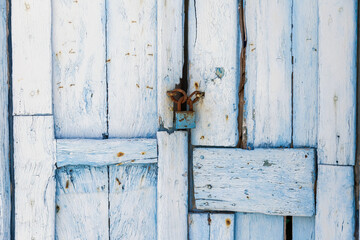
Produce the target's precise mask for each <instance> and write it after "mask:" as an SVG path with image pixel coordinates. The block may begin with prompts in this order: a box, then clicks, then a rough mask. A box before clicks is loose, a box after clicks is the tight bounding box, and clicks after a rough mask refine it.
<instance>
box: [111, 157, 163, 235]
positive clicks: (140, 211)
mask: <svg viewBox="0 0 360 240" xmlns="http://www.w3.org/2000/svg"><path fill="white" fill-rule="evenodd" d="M109 174H110V180H109V184H110V186H109V187H110V193H109V201H110V209H109V211H110V213H109V217H110V239H149V240H151V239H154V240H155V239H157V238H156V202H155V201H154V200H153V199H156V176H157V166H156V164H150V165H138V166H135V165H128V166H112V167H110V173H109Z"/></svg>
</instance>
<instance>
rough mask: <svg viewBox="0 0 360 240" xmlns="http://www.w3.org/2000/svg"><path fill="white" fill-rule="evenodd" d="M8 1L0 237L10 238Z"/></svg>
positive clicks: (0, 104) (2, 5)
mask: <svg viewBox="0 0 360 240" xmlns="http://www.w3.org/2000/svg"><path fill="white" fill-rule="evenodd" d="M6 3H7V1H5V0H0V239H10V209H11V205H10V172H9V164H10V158H9V156H10V155H9V154H10V152H9V119H8V92H9V88H8V81H9V75H8V54H7V38H6V36H7V8H6Z"/></svg>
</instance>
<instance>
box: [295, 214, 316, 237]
mask: <svg viewBox="0 0 360 240" xmlns="http://www.w3.org/2000/svg"><path fill="white" fill-rule="evenodd" d="M292 234H293V235H292V236H293V238H292V239H293V240H314V239H315V217H294V218H293V225H292Z"/></svg>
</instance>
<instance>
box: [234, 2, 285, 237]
mask: <svg viewBox="0 0 360 240" xmlns="http://www.w3.org/2000/svg"><path fill="white" fill-rule="evenodd" d="M291 7H292V1H286V0H280V1H270V0H255V1H253V0H251V1H248V0H245V1H244V11H245V25H246V33H247V35H246V36H247V47H246V69H245V71H246V83H245V89H244V100H245V110H244V119H243V124H244V127H245V128H246V130H247V133H246V134H245V137H243V140H245V141H244V142H247V146H248V147H250V148H251V147H255V148H256V147H284V146H286V147H289V146H290V144H291V128H292V126H291V110H292V109H291V73H292V62H291ZM246 138H247V141H246ZM237 216H239V217H240V216H241V215H238V214H237ZM246 217H247V220H248V221H249V224H250V225H251V226H253V227H252V228H248V229H247V233H248V235H249V236H250V237H252V236H254V237H253V239H263V238H264V237H265V236H266V239H279V238H280V239H282V238H283V218H282V217H278V216H273V217H269V216H261V215H258V214H248V215H246ZM236 221H238V218H236ZM273 225H276V226H277V227H278V228H273V229H271V231H268V234H266V235H263V231H262V228H261V227H260V228H258V227H256V226H264V228H267V227H270V226H273ZM245 236H246V235H245ZM242 239H249V238H246V237H245V238H242Z"/></svg>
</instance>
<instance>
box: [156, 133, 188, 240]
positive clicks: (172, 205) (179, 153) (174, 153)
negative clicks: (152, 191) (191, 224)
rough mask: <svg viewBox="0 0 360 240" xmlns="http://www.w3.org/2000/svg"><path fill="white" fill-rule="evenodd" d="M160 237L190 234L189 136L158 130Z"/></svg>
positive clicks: (174, 237) (167, 237) (185, 237)
mask: <svg viewBox="0 0 360 240" xmlns="http://www.w3.org/2000/svg"><path fill="white" fill-rule="evenodd" d="M157 138H158V145H159V159H158V184H157V234H158V239H164V240H165V239H174V240H180V239H187V237H188V135H187V132H185V131H176V132H174V133H172V134H169V133H167V132H158V133H157Z"/></svg>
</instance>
